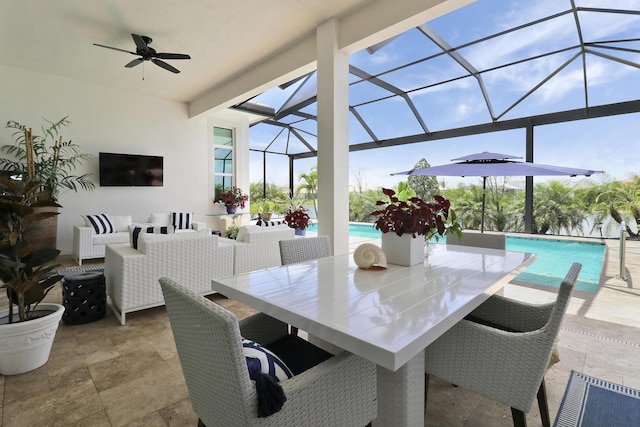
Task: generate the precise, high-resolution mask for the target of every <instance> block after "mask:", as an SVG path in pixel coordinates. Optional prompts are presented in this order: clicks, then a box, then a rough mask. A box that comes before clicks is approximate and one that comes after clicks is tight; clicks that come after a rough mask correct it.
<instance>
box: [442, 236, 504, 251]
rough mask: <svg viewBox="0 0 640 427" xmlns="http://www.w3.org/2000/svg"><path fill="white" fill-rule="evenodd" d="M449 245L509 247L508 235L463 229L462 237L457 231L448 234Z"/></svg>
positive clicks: (490, 247)
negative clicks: (459, 236)
mask: <svg viewBox="0 0 640 427" xmlns="http://www.w3.org/2000/svg"><path fill="white" fill-rule="evenodd" d="M447 245H464V246H473V247H476V248H489V249H502V250H505V248H506V247H507V236H505V235H504V234H496V233H489V234H487V233H478V232H472V231H463V232H462V239H459V238H458V236H457V235H456V234H455V233H451V234H447Z"/></svg>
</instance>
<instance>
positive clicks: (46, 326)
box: [0, 303, 64, 375]
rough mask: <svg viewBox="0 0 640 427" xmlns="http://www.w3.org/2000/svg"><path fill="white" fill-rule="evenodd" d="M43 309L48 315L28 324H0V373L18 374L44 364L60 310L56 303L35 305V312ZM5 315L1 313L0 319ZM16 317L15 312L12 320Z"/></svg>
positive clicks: (7, 311) (62, 311) (61, 309)
mask: <svg viewBox="0 0 640 427" xmlns="http://www.w3.org/2000/svg"><path fill="white" fill-rule="evenodd" d="M44 310H46V311H50V312H51V314H48V315H46V316H43V317H40V318H37V319H34V320H29V321H28V322H20V323H12V324H3V325H0V374H2V375H16V374H22V373H25V372H29V371H33V370H34V369H36V368H39V367H40V366H42V365H44V364H45V363H47V360H49V353H50V352H51V345H52V344H53V338H54V337H55V335H56V330H57V329H58V324H59V323H60V319H61V318H62V313H64V307H63V306H62V305H60V304H47V303H42V304H40V305H38V310H37V311H44ZM8 314H9V310H2V311H0V318H3V317H6V316H8ZM16 316H17V313H16V314H15V315H14V319H15V317H16Z"/></svg>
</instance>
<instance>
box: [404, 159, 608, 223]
mask: <svg viewBox="0 0 640 427" xmlns="http://www.w3.org/2000/svg"><path fill="white" fill-rule="evenodd" d="M521 158H522V157H518V156H512V155H510V154H500V153H490V152H488V151H483V152H482V153H476V154H470V155H468V156H463V157H458V158H457V159H452V160H451V161H453V162H457V163H451V164H448V165H439V166H432V167H429V168H422V169H414V170H410V171H404V172H396V173H392V174H391V175H423V176H463V177H464V176H481V177H482V217H481V220H480V232H484V207H485V199H486V187H487V177H489V176H563V175H564V176H577V175H584V176H591V175H593V174H594V173H599V172H602V171H596V170H590V169H577V168H569V167H564V166H553V165H543V164H539V163H532V162H521V161H515V160H514V159H521Z"/></svg>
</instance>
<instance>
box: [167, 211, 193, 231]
mask: <svg viewBox="0 0 640 427" xmlns="http://www.w3.org/2000/svg"><path fill="white" fill-rule="evenodd" d="M191 221H193V213H192V212H171V224H172V225H173V226H174V227H175V229H176V230H188V229H190V228H191Z"/></svg>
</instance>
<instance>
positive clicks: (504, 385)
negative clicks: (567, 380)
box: [425, 263, 582, 426]
mask: <svg viewBox="0 0 640 427" xmlns="http://www.w3.org/2000/svg"><path fill="white" fill-rule="evenodd" d="M581 268H582V266H581V265H580V264H579V263H574V264H573V265H572V266H571V268H570V270H569V272H568V273H567V275H566V276H565V278H564V280H563V281H562V284H561V285H560V289H559V291H558V296H557V299H556V301H555V303H551V304H545V305H540V306H534V305H528V304H524V303H520V302H515V301H510V300H508V299H506V298H503V297H497V296H494V297H491V298H490V299H489V300H488V301H487V302H485V303H484V304H482V305H481V306H480V307H479V308H478V309H476V310H474V311H473V312H472V313H471V315H470V316H469V317H468V318H467V319H464V320H462V321H460V322H459V323H458V324H456V325H455V326H454V327H452V328H451V329H449V330H448V331H447V332H445V333H444V334H443V335H442V336H441V337H440V338H438V339H437V340H436V341H434V342H433V343H432V344H431V345H429V346H428V347H427V348H426V350H425V372H426V373H427V374H428V375H435V376H437V377H439V378H442V379H444V380H446V381H448V382H451V383H453V384H456V385H458V386H461V387H465V388H468V389H470V390H473V391H475V392H477V393H479V394H482V395H483V396H486V397H489V398H491V399H494V400H497V401H499V402H502V403H504V404H506V405H509V406H510V407H511V413H512V415H513V423H514V425H515V426H526V418H525V413H527V412H529V411H530V410H531V407H532V406H533V402H534V400H535V399H536V396H537V398H538V405H539V407H540V415H541V418H542V423H543V425H544V426H549V425H550V418H549V410H548V407H547V398H546V391H545V386H544V374H545V372H546V370H547V365H548V363H549V360H550V358H551V353H552V350H553V347H554V345H555V341H556V338H557V336H558V331H559V329H560V323H561V322H562V318H563V316H564V313H565V309H566V307H567V304H568V302H569V298H570V296H571V292H572V291H573V287H574V285H575V283H576V280H577V279H578V274H579V273H580V269H581ZM425 398H426V396H425Z"/></svg>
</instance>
